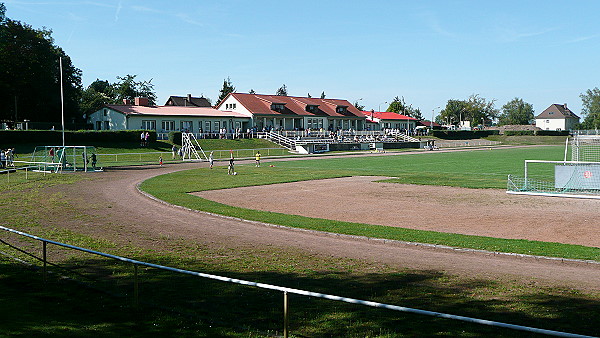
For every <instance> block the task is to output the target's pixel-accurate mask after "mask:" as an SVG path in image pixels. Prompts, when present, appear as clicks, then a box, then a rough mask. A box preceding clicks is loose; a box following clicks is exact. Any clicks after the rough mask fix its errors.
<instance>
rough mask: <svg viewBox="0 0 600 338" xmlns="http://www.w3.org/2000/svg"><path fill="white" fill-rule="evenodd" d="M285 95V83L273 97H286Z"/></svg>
mask: <svg viewBox="0 0 600 338" xmlns="http://www.w3.org/2000/svg"><path fill="white" fill-rule="evenodd" d="M287 94H288V92H287V87H286V86H285V83H284V84H283V86H281V87H279V89H277V92H276V93H275V95H277V96H287Z"/></svg>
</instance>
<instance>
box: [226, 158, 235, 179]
mask: <svg viewBox="0 0 600 338" xmlns="http://www.w3.org/2000/svg"><path fill="white" fill-rule="evenodd" d="M234 169H235V167H234V163H233V155H231V158H229V166H228V167H227V175H235V170H234Z"/></svg>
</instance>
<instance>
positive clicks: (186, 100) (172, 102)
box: [165, 94, 212, 107]
mask: <svg viewBox="0 0 600 338" xmlns="http://www.w3.org/2000/svg"><path fill="white" fill-rule="evenodd" d="M165 106H180V107H212V104H210V102H209V101H208V100H207V99H206V98H205V97H193V96H192V94H187V96H169V99H168V100H167V102H166V103H165Z"/></svg>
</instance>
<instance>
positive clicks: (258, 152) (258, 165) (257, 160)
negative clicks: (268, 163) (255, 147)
mask: <svg viewBox="0 0 600 338" xmlns="http://www.w3.org/2000/svg"><path fill="white" fill-rule="evenodd" d="M256 166H257V167H260V151H257V152H256Z"/></svg>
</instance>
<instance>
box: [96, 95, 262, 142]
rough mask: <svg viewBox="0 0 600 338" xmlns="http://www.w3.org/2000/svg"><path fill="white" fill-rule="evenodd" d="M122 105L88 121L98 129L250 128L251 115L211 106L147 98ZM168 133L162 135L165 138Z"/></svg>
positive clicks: (215, 130)
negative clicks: (152, 103) (166, 103)
mask: <svg viewBox="0 0 600 338" xmlns="http://www.w3.org/2000/svg"><path fill="white" fill-rule="evenodd" d="M123 103H124V104H122V105H117V104H109V105H105V106H104V107H102V108H101V109H100V110H98V111H96V112H94V113H92V114H90V116H89V117H88V123H90V124H92V125H93V126H94V129H95V130H134V129H146V130H156V132H157V133H159V134H164V133H168V132H170V131H187V132H191V133H219V132H220V131H221V129H222V128H225V129H227V131H228V132H230V131H232V130H234V129H239V130H245V129H246V128H249V126H248V125H249V123H250V120H251V118H250V117H248V116H246V115H243V114H240V113H236V112H232V111H222V110H217V109H215V108H212V107H189V106H150V105H149V104H148V99H146V98H139V97H137V98H135V102H134V103H133V104H132V103H131V102H130V100H123ZM164 137H165V135H159V138H161V139H162V138H164Z"/></svg>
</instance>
